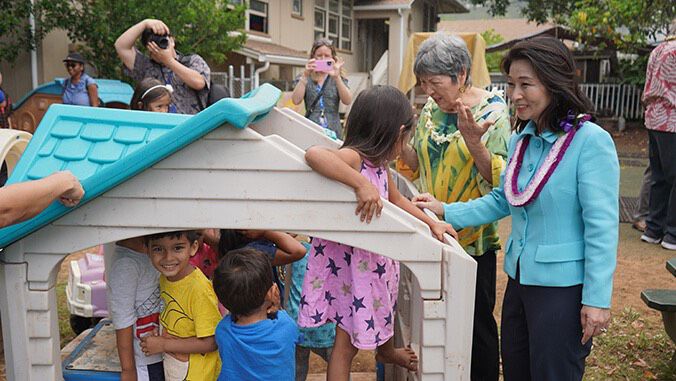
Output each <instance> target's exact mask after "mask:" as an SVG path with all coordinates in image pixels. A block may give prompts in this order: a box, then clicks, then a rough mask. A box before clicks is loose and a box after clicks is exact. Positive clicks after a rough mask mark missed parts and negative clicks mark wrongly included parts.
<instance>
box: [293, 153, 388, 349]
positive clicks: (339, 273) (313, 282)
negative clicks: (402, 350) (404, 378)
mask: <svg viewBox="0 0 676 381" xmlns="http://www.w3.org/2000/svg"><path fill="white" fill-rule="evenodd" d="M360 172H361V174H362V175H363V176H364V177H366V178H367V179H369V180H370V181H371V183H372V184H373V185H375V186H376V187H377V188H378V191H379V192H380V196H381V197H384V198H387V185H388V184H387V172H386V170H385V167H373V166H371V165H370V163H369V162H368V161H364V162H362V166H361V171H360ZM355 218H356V217H355ZM356 221H357V220H355V222H356ZM398 288H399V262H397V261H395V260H393V259H390V258H387V257H383V256H382V255H378V254H375V253H372V252H370V251H366V250H362V249H358V248H353V247H351V246H347V245H343V244H340V243H337V242H333V241H328V240H325V239H321V238H313V239H312V249H311V251H310V259H309V261H308V270H307V272H306V274H305V280H304V282H303V292H302V294H301V299H300V306H299V307H300V312H299V314H298V324H299V325H300V326H301V327H317V326H320V325H322V324H324V323H326V322H327V321H331V322H334V323H336V325H338V326H339V327H340V328H341V329H343V330H344V331H345V332H347V333H348V334H349V335H350V337H351V341H352V345H354V346H355V347H356V348H359V349H369V350H370V349H375V348H376V347H378V346H380V345H382V344H384V343H385V342H386V341H387V340H388V339H390V338H391V337H392V335H393V334H394V330H393V323H394V308H395V305H396V301H397V291H398Z"/></svg>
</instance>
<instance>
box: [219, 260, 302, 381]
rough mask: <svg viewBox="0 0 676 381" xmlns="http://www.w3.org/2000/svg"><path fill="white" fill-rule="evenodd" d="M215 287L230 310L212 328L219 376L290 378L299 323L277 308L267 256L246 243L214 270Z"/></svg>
mask: <svg viewBox="0 0 676 381" xmlns="http://www.w3.org/2000/svg"><path fill="white" fill-rule="evenodd" d="M214 289H215V290H216V295H217V296H218V300H219V301H220V302H221V304H223V306H224V307H225V308H227V309H228V310H229V311H230V315H226V316H225V317H224V318H223V320H221V322H220V323H219V324H218V327H217V328H216V343H217V344H218V351H219V353H220V356H221V360H222V362H223V366H222V368H221V374H220V376H219V377H218V380H219V381H221V380H288V381H291V380H293V379H294V377H295V366H294V363H295V348H296V342H297V341H298V327H297V326H296V323H295V322H294V321H293V319H291V317H289V315H288V314H287V313H286V311H284V310H279V289H278V288H277V285H276V284H275V283H274V282H273V276H272V265H271V263H270V259H269V258H268V256H267V255H266V254H264V253H262V252H260V251H258V250H256V249H253V248H248V247H246V248H242V249H237V250H232V251H230V252H228V253H227V254H226V255H225V256H224V257H223V259H221V262H220V263H219V265H218V267H217V268H216V271H215V273H214Z"/></svg>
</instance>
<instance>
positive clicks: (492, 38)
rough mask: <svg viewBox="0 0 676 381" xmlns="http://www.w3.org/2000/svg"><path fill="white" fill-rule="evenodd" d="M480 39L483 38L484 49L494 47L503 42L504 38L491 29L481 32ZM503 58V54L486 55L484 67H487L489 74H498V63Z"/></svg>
mask: <svg viewBox="0 0 676 381" xmlns="http://www.w3.org/2000/svg"><path fill="white" fill-rule="evenodd" d="M481 37H483V38H484V40H485V41H486V47H488V46H491V45H495V44H497V43H500V42H502V41H504V40H505V38H504V37H502V35H501V34H499V33H497V32H496V31H495V29H493V28H491V29H488V30H485V31H483V32H482V33H481ZM503 56H504V52H493V53H486V66H488V71H489V72H491V73H496V72H500V62H501V61H502V57H503Z"/></svg>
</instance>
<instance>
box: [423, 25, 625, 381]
mask: <svg viewBox="0 0 676 381" xmlns="http://www.w3.org/2000/svg"><path fill="white" fill-rule="evenodd" d="M502 69H503V71H504V72H505V73H506V74H507V79H508V83H509V87H508V90H507V96H508V97H509V98H510V100H511V102H512V104H513V105H514V107H515V109H516V117H517V121H516V124H515V133H514V134H513V135H512V137H511V140H510V143H509V153H508V155H509V164H508V166H507V168H506V169H505V171H504V172H503V174H502V175H501V181H500V186H498V187H497V188H495V189H493V191H492V192H491V193H489V194H487V195H485V196H484V197H481V198H479V199H476V200H472V201H469V202H464V203H452V204H442V203H441V202H439V201H437V200H435V199H434V198H433V197H432V196H431V195H429V194H423V195H420V196H418V197H416V198H415V199H414V201H415V202H416V204H417V205H418V206H419V207H424V208H429V209H431V210H433V211H434V212H435V213H437V214H438V215H440V216H443V217H444V219H445V220H446V221H447V222H449V223H451V224H452V225H453V227H454V228H456V229H461V228H464V227H466V226H476V225H482V224H486V223H489V222H492V221H495V220H498V219H501V218H503V217H506V216H511V217H512V233H511V235H510V238H509V240H508V241H507V246H506V251H505V252H506V254H505V272H506V273H507V274H508V275H509V280H508V283H507V290H506V291H505V297H504V302H503V309H502V322H501V336H502V338H501V343H502V361H503V372H504V376H505V380H507V381H511V380H517V381H522V380H550V381H551V380H581V379H582V376H583V374H584V363H585V358H586V357H587V356H588V355H589V351H590V350H591V338H592V337H593V336H595V335H598V334H600V333H602V332H605V330H606V329H607V327H608V324H609V322H610V310H609V308H610V300H611V294H612V288H613V273H614V271H615V264H616V255H617V241H618V221H619V219H618V195H619V177H620V175H619V164H618V160H617V153H616V151H615V145H614V143H613V140H612V139H611V137H610V135H609V134H608V133H607V132H606V131H604V130H603V129H602V128H601V127H599V126H598V125H596V124H594V123H592V122H591V121H590V119H591V117H590V115H589V112H590V111H591V110H592V105H591V102H590V101H589V99H588V98H587V97H586V96H585V95H584V94H582V92H581V90H580V88H579V86H578V84H577V82H576V81H575V63H574V61H573V57H572V55H571V53H570V51H569V50H568V49H567V48H566V46H565V45H563V43H561V42H560V41H559V40H557V39H554V38H538V39H533V40H529V41H523V42H520V43H518V44H516V45H514V47H513V48H512V49H511V50H510V51H509V53H508V54H507V55H506V57H505V58H504V60H503V63H502Z"/></svg>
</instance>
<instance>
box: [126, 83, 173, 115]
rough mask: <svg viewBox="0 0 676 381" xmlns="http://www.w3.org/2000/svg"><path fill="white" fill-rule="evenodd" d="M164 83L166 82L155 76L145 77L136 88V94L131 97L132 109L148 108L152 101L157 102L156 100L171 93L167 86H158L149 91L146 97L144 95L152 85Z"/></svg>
mask: <svg viewBox="0 0 676 381" xmlns="http://www.w3.org/2000/svg"><path fill="white" fill-rule="evenodd" d="M162 85H164V83H162V82H160V81H159V80H157V79H155V78H143V79H142V80H141V82H139V83H138V84H137V85H136V88H135V89H134V95H132V97H131V109H132V110H147V109H148V105H149V104H150V103H151V102H155V101H156V100H158V99H160V98H162V97H163V96H165V95H171V93H170V92H169V90H167V89H166V88H164V87H158V88H156V89H153V90H151V91H149V92H148V94H146V96H145V97H144V96H143V94H145V92H146V91H148V89H150V88H151V87H153V86H162Z"/></svg>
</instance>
